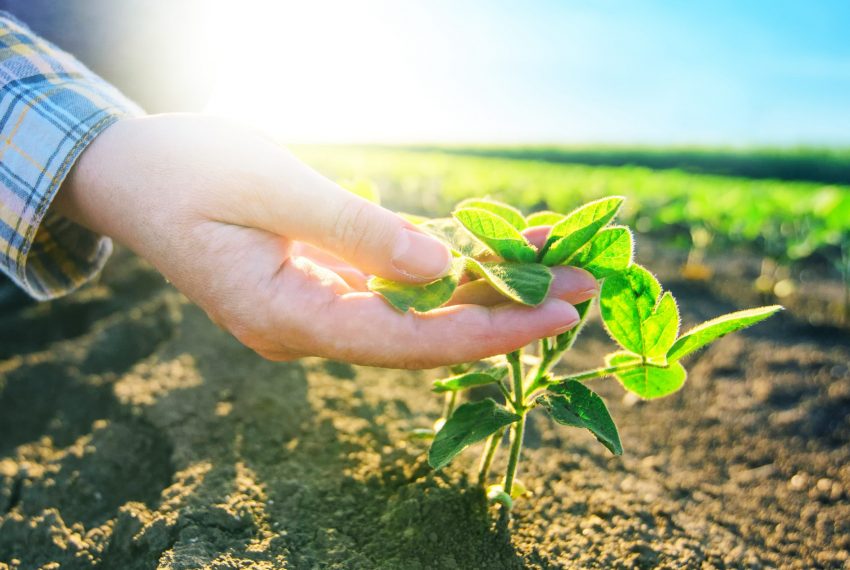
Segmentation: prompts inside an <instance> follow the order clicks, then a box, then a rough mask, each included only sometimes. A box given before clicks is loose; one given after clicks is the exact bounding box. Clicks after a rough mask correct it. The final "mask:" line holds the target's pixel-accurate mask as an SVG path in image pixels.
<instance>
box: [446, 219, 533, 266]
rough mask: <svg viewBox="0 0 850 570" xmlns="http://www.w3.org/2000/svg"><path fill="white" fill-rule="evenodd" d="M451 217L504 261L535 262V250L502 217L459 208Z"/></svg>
mask: <svg viewBox="0 0 850 570" xmlns="http://www.w3.org/2000/svg"><path fill="white" fill-rule="evenodd" d="M452 215H453V216H454V217H455V219H456V220H458V221H459V222H460V223H461V224H463V226H464V227H465V228H466V229H467V230H468V231H469V232H470V233H471V234H472V235H474V236H475V237H476V238H478V239H479V240H481V241H482V242H484V243H485V244H486V245H487V247H489V248H490V249H491V250H492V251H493V253H495V254H496V255H498V256H500V257H501V258H502V259H504V260H505V261H522V262H526V263H529V262H533V261H536V259H537V250H535V249H534V247H533V246H532V245H531V244H530V243H528V240H526V239H525V237H523V235H522V234H521V233H520V232H519V230H518V229H516V228H515V227H514V226H512V225H511V224H510V222H508V221H507V220H505V218H503V217H502V216H499V215H497V214H494V213H493V212H490V211H489V210H482V209H481V208H461V209H458V210H455V211H454V213H453V214H452Z"/></svg>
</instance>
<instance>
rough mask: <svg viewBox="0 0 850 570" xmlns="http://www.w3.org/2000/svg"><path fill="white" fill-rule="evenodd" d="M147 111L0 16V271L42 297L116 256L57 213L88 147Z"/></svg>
mask: <svg viewBox="0 0 850 570" xmlns="http://www.w3.org/2000/svg"><path fill="white" fill-rule="evenodd" d="M140 114H142V110H141V109H140V108H139V107H138V106H136V105H135V104H134V103H133V102H131V101H129V100H128V99H127V98H126V97H124V96H123V95H122V94H121V93H120V92H119V91H118V90H117V89H115V88H114V87H112V86H111V85H109V84H108V83H106V82H105V81H104V80H103V79H101V78H100V77H98V76H97V75H95V74H94V73H92V72H91V71H89V70H88V69H87V68H86V67H85V66H84V65H83V64H81V63H80V62H79V61H77V60H76V59H74V58H73V57H72V56H71V55H69V54H67V53H65V52H63V51H62V50H60V49H59V48H57V47H56V46H54V45H52V44H50V43H48V42H47V41H45V40H43V39H41V38H39V37H38V36H36V35H35V34H33V33H32V32H31V31H30V30H29V29H28V28H27V27H26V26H25V25H23V24H22V23H20V22H19V21H17V20H15V19H14V18H13V17H12V16H10V15H9V14H6V13H4V12H0V270H2V271H3V272H4V273H6V274H7V275H8V276H9V277H10V278H11V279H12V280H13V281H14V282H15V283H17V284H18V285H19V286H20V287H21V288H22V289H24V290H25V291H26V292H27V293H29V294H30V295H31V296H33V297H34V298H36V299H39V300H46V299H52V298H55V297H58V296H61V295H63V294H66V293H68V292H70V291H73V290H74V289H76V288H77V287H79V286H80V285H82V284H83V283H85V282H86V281H88V280H89V279H91V278H92V277H93V276H94V275H95V274H97V272H98V271H100V269H101V268H102V266H103V264H104V263H105V262H106V258H107V257H108V256H109V254H110V252H111V251H112V244H111V242H110V241H109V239H108V238H105V237H103V236H100V235H97V234H94V233H92V232H90V231H88V230H86V229H85V228H82V227H81V226H79V225H77V224H74V223H73V222H71V221H70V220H68V219H66V218H63V217H61V216H59V215H57V214H55V213H54V212H52V211H51V210H50V208H49V206H50V203H51V202H52V200H53V198H54V197H55V196H56V191H57V190H58V189H59V187H60V186H61V184H62V181H63V180H64V179H65V177H66V176H67V174H68V171H69V170H70V168H71V166H73V164H74V161H75V160H76V159H77V158H78V157H79V156H80V153H82V152H83V150H85V148H86V146H88V144H89V143H91V141H92V140H94V138H95V137H96V136H97V135H98V134H99V133H101V132H102V131H103V130H104V129H106V128H107V127H108V126H109V125H111V124H112V123H114V122H115V121H117V120H118V119H120V118H122V117H127V116H136V115H140Z"/></svg>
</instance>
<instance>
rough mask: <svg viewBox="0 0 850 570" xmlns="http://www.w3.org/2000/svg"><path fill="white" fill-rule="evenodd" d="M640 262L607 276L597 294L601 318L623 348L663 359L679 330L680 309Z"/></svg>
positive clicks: (648, 356)
mask: <svg viewBox="0 0 850 570" xmlns="http://www.w3.org/2000/svg"><path fill="white" fill-rule="evenodd" d="M659 295H661V285H660V284H659V283H658V280H657V279H656V278H655V277H654V276H653V275H652V274H651V273H650V272H649V271H647V270H646V269H644V268H643V267H641V266H640V265H632V266H631V267H629V268H628V269H626V270H625V271H622V272H620V273H616V274H614V275H611V276H610V277H607V278H606V279H605V281H604V282H603V283H602V290H601V292H600V295H599V309H600V312H601V313H602V321H603V323H604V324H605V328H606V329H607V330H608V333H609V334H610V335H611V337H612V338H613V339H614V340H616V341H617V342H618V343H620V345H622V347H623V348H625V349H627V350H630V351H631V352H635V353H637V354H640V355H642V356H645V357H647V358H661V359H663V358H664V356H665V354H666V353H667V350H668V349H669V348H670V346H671V345H672V344H673V342H674V341H675V339H676V334H678V332H679V311H678V309H677V308H676V301H675V300H674V299H673V296H672V295H671V294H670V293H665V294H664V296H663V297H662V298H661V299H659Z"/></svg>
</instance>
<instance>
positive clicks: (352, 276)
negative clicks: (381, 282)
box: [292, 242, 369, 291]
mask: <svg viewBox="0 0 850 570" xmlns="http://www.w3.org/2000/svg"><path fill="white" fill-rule="evenodd" d="M292 255H294V256H297V257H306V258H307V259H309V260H310V261H312V262H313V263H316V264H318V265H321V266H322V267H326V268H328V269H330V270H331V271H333V272H334V273H336V274H337V275H339V276H340V277H342V278H343V279H344V280H345V282H346V283H348V285H349V286H350V287H351V288H352V289H355V290H358V291H366V290H367V289H368V282H369V277H368V276H367V275H366V274H365V273H363V272H362V271H360V270H359V269H357V268H355V267H352V266H351V265H349V264H348V263H345V262H344V261H342V260H341V259H339V258H338V257H335V256H333V255H331V254H329V253H328V252H326V251H323V250H321V249H319V248H317V247H314V246H312V245H310V244H306V243H303V242H296V243H295V244H294V245H293V248H292Z"/></svg>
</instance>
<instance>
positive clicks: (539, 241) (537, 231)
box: [522, 226, 552, 250]
mask: <svg viewBox="0 0 850 570" xmlns="http://www.w3.org/2000/svg"><path fill="white" fill-rule="evenodd" d="M550 231H552V226H532V227H530V228H526V229H524V230H522V235H524V236H525V239H527V240H528V241H529V243H531V245H533V246H534V247H536V248H537V249H538V250H540V249H543V246H544V245H546V239H547V238H548V237H549V232H550Z"/></svg>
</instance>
